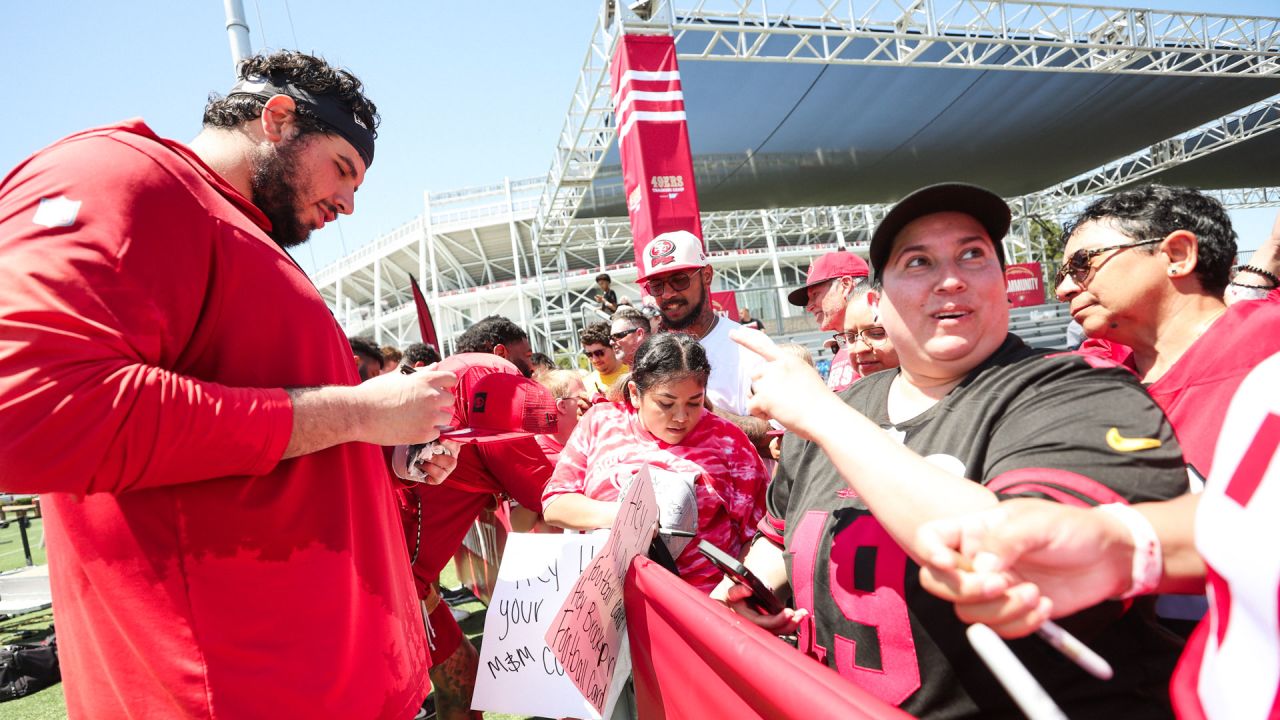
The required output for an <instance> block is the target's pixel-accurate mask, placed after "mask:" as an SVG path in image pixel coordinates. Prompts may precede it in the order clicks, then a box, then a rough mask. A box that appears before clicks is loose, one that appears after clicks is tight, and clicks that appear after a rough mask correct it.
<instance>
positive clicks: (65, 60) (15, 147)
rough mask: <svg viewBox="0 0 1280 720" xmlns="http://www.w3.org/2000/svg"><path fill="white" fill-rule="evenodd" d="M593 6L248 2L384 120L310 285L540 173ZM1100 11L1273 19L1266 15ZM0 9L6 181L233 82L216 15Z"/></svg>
mask: <svg viewBox="0 0 1280 720" xmlns="http://www.w3.org/2000/svg"><path fill="white" fill-rule="evenodd" d="M600 4H601V0H549V1H547V2H537V3H530V2H516V1H515V0H506V1H502V2H499V1H497V0H450V1H445V0H374V1H372V2H365V3H354V2H350V1H349V0H348V1H347V2H340V1H339V0H289V1H286V0H244V5H245V14H246V15H247V19H248V21H249V26H250V30H251V43H252V47H253V50H254V51H255V52H256V51H259V50H261V49H263V48H264V47H265V48H268V49H277V48H292V47H297V48H300V49H302V50H306V51H314V52H318V53H320V54H322V55H324V56H325V57H326V58H327V59H328V60H330V61H331V62H334V63H336V64H339V65H343V66H346V67H349V68H351V69H352V70H353V71H354V72H355V73H356V74H357V75H359V76H360V78H361V79H362V80H363V81H364V82H365V85H366V87H367V89H368V94H369V96H370V97H371V98H373V100H374V102H376V103H377V104H378V109H379V111H380V113H381V115H382V118H383V124H382V128H381V131H380V137H379V141H378V158H377V162H376V163H375V164H374V167H373V169H372V172H370V173H369V176H368V179H367V181H366V182H365V184H364V186H363V187H361V189H360V193H359V195H358V196H357V212H356V213H355V214H354V215H352V216H349V217H344V218H342V219H341V221H340V222H339V223H335V224H334V225H331V226H330V227H327V228H325V229H324V230H323V231H321V232H319V233H316V234H315V235H314V236H313V239H312V241H311V242H310V243H309V244H308V246H304V247H302V248H299V249H298V250H297V251H296V252H295V255H296V256H297V258H298V260H299V262H301V263H302V265H303V266H304V267H305V268H307V269H308V270H315V269H316V268H318V267H322V266H324V265H326V264H328V263H330V262H332V261H334V260H336V259H338V258H339V257H341V256H342V255H343V254H345V253H346V252H350V251H353V250H355V249H356V248H358V247H360V246H361V245H363V244H365V243H367V242H369V241H371V240H372V239H373V238H375V237H376V236H378V235H379V234H381V233H384V232H387V231H389V230H391V229H393V228H395V227H397V226H399V225H400V224H402V223H404V222H406V221H408V220H409V219H411V218H412V217H413V216H414V215H415V214H417V213H418V212H420V210H421V207H422V192H423V191H424V190H430V191H433V192H438V191H445V190H453V189H457V188H461V187H466V186H471V185H484V184H489V183H495V182H500V181H501V180H502V178H503V177H511V178H521V177H528V176H533V175H541V174H543V173H545V172H546V171H547V169H548V168H549V167H550V165H551V159H552V152H553V149H554V146H555V141H556V136H557V133H558V132H559V130H560V127H561V124H562V122H563V120H564V116H565V111H566V110H567V108H568V105H569V100H570V97H571V95H572V93H573V88H574V83H575V82H576V73H577V70H578V68H579V67H581V65H582V61H583V59H584V57H585V55H586V51H587V44H588V42H589V40H590V34H591V29H592V27H593V26H594V23H595V17H596V13H597V12H598V11H599V8H600ZM783 4H785V3H783ZM1097 4H1107V5H1129V4H1134V5H1140V6H1146V7H1154V8H1160V9H1170V10H1205V11H1213V12H1219V13H1238V14H1246V15H1280V2H1277V0H1148V1H1147V2H1143V3H1097ZM679 5H680V3H679V2H677V6H679ZM5 10H6V15H5V21H4V23H3V24H0V59H2V60H3V64H2V65H0V66H2V67H4V68H5V76H6V85H7V88H6V89H7V91H8V92H7V94H6V96H7V98H8V100H7V102H6V103H5V107H4V108H3V109H2V110H0V118H3V120H2V124H0V129H3V132H0V168H3V169H4V170H5V171H7V169H8V168H10V167H12V166H13V165H15V164H17V163H18V162H19V161H21V160H22V158H24V157H25V156H27V155H29V154H30V153H31V152H33V151H35V150H37V149H39V148H40V147H43V146H44V145H47V144H49V143H51V142H53V141H54V140H56V139H58V138H59V137H62V136H64V135H67V134H69V133H72V132H75V131H76V130H80V129H83V128H86V127H91V126H94V125H100V124H105V123H109V122H113V121H116V120H121V119H124V118H128V117H134V116H142V117H144V118H145V119H146V120H147V122H148V123H150V125H151V126H152V127H153V128H154V129H155V130H156V131H157V132H159V133H160V134H161V135H164V136H167V137H173V138H176V139H179V140H184V141H186V140H190V139H191V138H192V137H194V136H195V135H196V133H197V132H199V126H200V111H201V109H202V107H203V105H204V102H205V99H206V96H207V95H208V93H209V92H210V91H218V92H225V91H226V89H227V88H228V87H229V86H230V85H231V82H232V80H233V73H232V65H231V53H230V46H229V43H228V40H227V33H226V30H225V25H224V16H223V7H222V1H221V0H127V1H125V2H116V3H108V2H106V1H105V0H79V1H75V2H73V1H71V0H39V1H36V2H31V1H27V2H12V3H6V8H5ZM1275 212H1276V211H1275V210H1273V209H1263V210H1255V211H1248V212H1244V213H1237V214H1236V219H1237V225H1238V227H1237V229H1238V231H1239V232H1240V235H1241V240H1242V242H1241V245H1242V247H1255V246H1256V245H1257V244H1258V243H1259V242H1260V241H1261V239H1262V237H1263V236H1264V235H1265V233H1266V232H1267V230H1268V229H1269V228H1270V225H1271V220H1272V218H1273V217H1274V216H1275Z"/></svg>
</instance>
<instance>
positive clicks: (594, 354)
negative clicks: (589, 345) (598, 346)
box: [582, 350, 609, 358]
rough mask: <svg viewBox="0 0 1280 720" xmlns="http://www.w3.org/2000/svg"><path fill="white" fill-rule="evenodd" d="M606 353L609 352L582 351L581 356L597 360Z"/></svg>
mask: <svg viewBox="0 0 1280 720" xmlns="http://www.w3.org/2000/svg"><path fill="white" fill-rule="evenodd" d="M607 352H609V351H608V350H584V351H582V354H583V355H586V356H587V357H589V358H598V357H604V354H605V353H607Z"/></svg>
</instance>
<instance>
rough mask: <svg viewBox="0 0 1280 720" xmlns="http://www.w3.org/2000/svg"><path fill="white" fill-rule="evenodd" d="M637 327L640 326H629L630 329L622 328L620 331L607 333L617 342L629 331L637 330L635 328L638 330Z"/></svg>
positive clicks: (628, 333)
mask: <svg viewBox="0 0 1280 720" xmlns="http://www.w3.org/2000/svg"><path fill="white" fill-rule="evenodd" d="M639 329H640V328H638V327H633V328H631V329H630V330H623V331H622V332H616V333H609V337H611V338H613V341H614V342H618V341H619V340H621V339H622V338H624V337H626V336H628V335H630V334H631V333H633V332H635V331H637V330H639Z"/></svg>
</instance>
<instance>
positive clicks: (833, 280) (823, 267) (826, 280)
mask: <svg viewBox="0 0 1280 720" xmlns="http://www.w3.org/2000/svg"><path fill="white" fill-rule="evenodd" d="M870 275H871V271H870V269H868V267H867V261H866V260H863V259H862V258H861V257H859V256H858V255H855V254H854V253H851V252H846V251H845V250H844V249H840V250H837V251H835V252H830V253H827V254H826V255H823V256H821V257H819V258H816V259H815V260H814V261H813V263H812V264H810V265H809V273H808V275H806V277H805V284H804V285H803V286H801V287H798V288H796V289H795V290H792V291H791V294H789V295H787V300H788V301H790V302H791V304H792V305H797V306H799V307H803V308H804V309H805V310H806V311H807V312H809V313H810V314H812V315H813V319H814V320H816V321H817V322H818V329H819V330H830V331H832V332H835V333H840V332H842V331H843V330H844V311H845V308H847V307H848V306H849V301H850V300H852V299H853V298H855V297H858V296H860V295H864V294H866V292H867V290H870V289H871V281H870V277H869V276H870ZM859 377H861V376H860V375H859V374H858V371H857V370H856V369H855V368H854V367H853V363H852V362H850V361H849V349H848V348H840V349H839V350H838V351H837V352H836V354H835V357H833V358H832V359H831V370H830V372H828V373H827V387H829V388H831V389H832V390H835V391H840V390H843V389H845V388H847V387H849V386H850V385H852V384H853V381H854V380H857V379H858V378H859Z"/></svg>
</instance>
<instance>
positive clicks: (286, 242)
mask: <svg viewBox="0 0 1280 720" xmlns="http://www.w3.org/2000/svg"><path fill="white" fill-rule="evenodd" d="M303 137H304V138H305V136H303ZM304 145H305V141H304V140H302V139H301V138H294V139H292V140H289V141H287V142H285V143H282V144H280V145H274V146H272V149H271V150H270V151H269V152H268V153H267V154H266V155H264V156H260V158H259V159H258V161H257V162H256V163H255V164H254V168H253V175H252V176H250V178H249V189H250V191H251V193H252V198H250V199H251V200H253V204H254V205H257V206H258V209H259V210H261V211H262V214H263V215H266V216H267V219H268V220H270V221H271V233H270V235H271V239H272V240H275V241H276V244H277V245H279V246H280V247H282V248H291V247H294V246H297V245H301V244H302V243H304V242H306V241H307V238H308V237H310V235H311V229H310V228H308V227H306V226H305V225H304V224H303V223H302V222H301V221H300V220H299V219H298V195H299V192H298V187H297V185H296V184H295V178H297V177H298V166H299V162H298V156H299V155H300V153H301V152H302V149H303V147H304Z"/></svg>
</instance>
